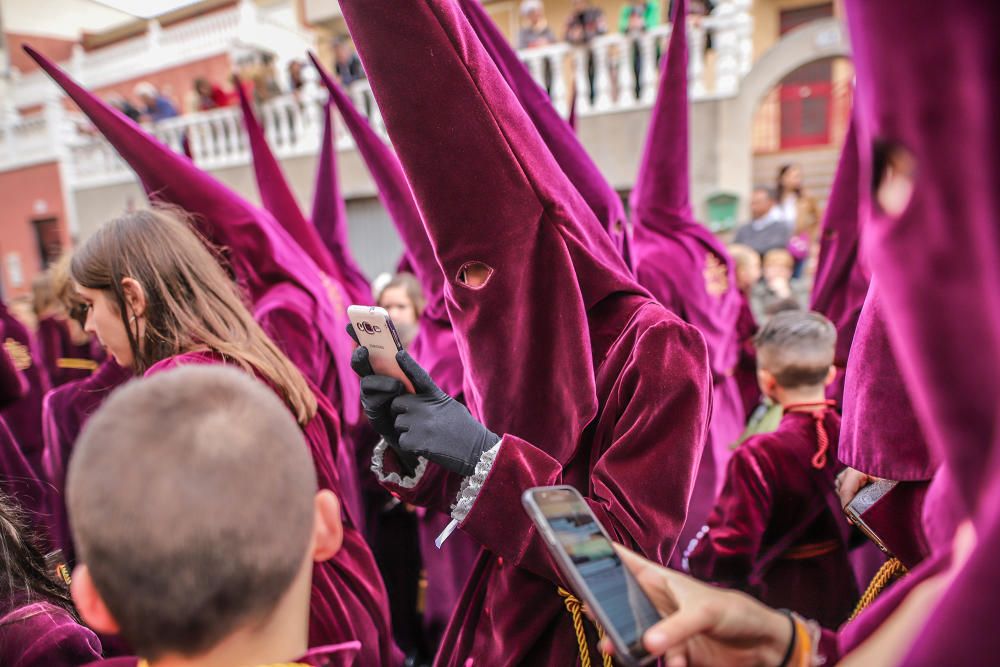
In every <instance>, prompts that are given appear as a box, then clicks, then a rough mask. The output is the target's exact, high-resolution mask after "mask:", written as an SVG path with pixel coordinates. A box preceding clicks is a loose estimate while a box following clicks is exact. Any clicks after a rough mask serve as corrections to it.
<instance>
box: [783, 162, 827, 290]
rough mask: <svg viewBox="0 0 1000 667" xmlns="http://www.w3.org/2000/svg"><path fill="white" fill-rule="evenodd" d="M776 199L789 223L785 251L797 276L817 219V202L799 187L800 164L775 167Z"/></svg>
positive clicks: (810, 251) (812, 242) (813, 240)
mask: <svg viewBox="0 0 1000 667" xmlns="http://www.w3.org/2000/svg"><path fill="white" fill-rule="evenodd" d="M777 198H778V206H779V207H780V208H781V211H782V213H783V214H784V216H785V219H786V220H790V221H792V222H793V225H792V238H791V240H790V241H789V243H788V251H789V252H790V253H792V256H793V257H794V258H795V275H794V277H795V278H799V277H801V275H802V269H803V267H804V266H805V264H806V261H807V260H808V259H809V256H810V255H811V254H813V246H814V245H815V244H816V238H817V234H818V233H819V221H820V211H819V204H817V203H816V199H815V198H814V197H812V196H810V195H809V194H807V193H806V191H805V188H804V187H803V186H802V167H801V166H799V165H797V164H794V163H789V164H784V165H782V166H781V168H780V169H779V170H778V187H777Z"/></svg>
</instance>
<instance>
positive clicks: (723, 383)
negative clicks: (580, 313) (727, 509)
mask: <svg viewBox="0 0 1000 667" xmlns="http://www.w3.org/2000/svg"><path fill="white" fill-rule="evenodd" d="M685 7H686V4H685V3H684V2H677V3H675V16H674V25H676V26H677V27H678V29H676V30H673V31H671V34H670V41H669V44H668V46H667V51H666V53H665V54H664V55H663V62H662V64H661V71H660V88H659V91H658V93H657V97H656V104H655V106H654V107H653V113H652V117H651V119H650V125H649V134H648V135H647V137H646V145H645V149H644V150H643V156H642V162H641V164H640V167H639V174H638V176H637V177H636V183H635V189H633V190H632V196H631V204H632V217H633V222H634V229H635V236H634V239H633V251H634V252H633V257H634V260H635V274H636V277H637V278H638V280H639V282H640V283H641V284H642V285H643V286H644V287H646V288H647V289H648V290H649V291H650V292H652V294H653V296H655V297H656V298H657V299H658V300H659V301H660V303H662V304H663V305H664V306H666V307H667V308H668V309H670V310H672V311H673V312H675V313H677V315H679V316H680V317H681V318H682V319H683V320H684V321H686V322H689V323H691V324H693V325H694V326H695V327H697V329H698V330H699V331H700V332H701V334H702V335H703V336H704V337H705V344H706V345H707V346H708V354H709V361H710V364H711V368H712V375H713V379H714V381H715V397H714V401H713V407H712V418H711V423H710V427H709V436H708V444H707V445H706V447H705V453H704V456H703V458H702V461H701V466H700V468H699V471H698V480H697V482H696V486H695V492H694V497H693V498H692V500H691V507H690V508H689V512H688V525H687V526H685V529H684V535H683V536H682V540H683V541H684V542H685V543H686V542H687V540H688V539H690V538H691V537H693V535H694V533H695V532H696V531H697V530H698V528H699V527H700V526H701V525H702V523H703V522H704V521H705V519H706V518H707V516H708V513H709V511H710V510H711V508H712V504H713V503H714V501H715V496H716V495H717V494H718V492H719V490H720V488H721V485H722V480H723V479H724V477H725V470H726V463H727V462H728V461H729V457H730V455H731V454H732V451H731V449H730V446H731V445H732V443H733V442H735V441H736V439H737V438H738V437H739V435H740V433H741V432H742V430H743V425H744V423H745V421H746V412H745V409H744V407H743V397H742V392H741V391H740V386H739V385H738V383H737V381H736V378H735V377H734V375H735V373H736V371H737V368H736V366H737V363H738V362H739V359H740V352H741V343H742V341H741V339H740V335H739V326H738V324H739V320H740V314H741V311H742V308H743V303H744V302H743V297H742V295H741V294H740V291H739V288H738V287H737V285H736V279H735V272H734V271H733V267H732V261H731V260H730V258H729V255H728V253H726V251H725V248H724V247H723V245H722V244H721V243H720V242H719V241H718V239H716V238H715V235H714V234H712V232H711V231H710V230H709V229H708V228H707V227H705V226H704V225H702V224H701V223H699V222H697V221H696V220H695V219H694V216H693V212H692V209H691V199H690V177H689V173H688V170H689V166H688V83H687V71H688V67H687V62H688V56H687V37H686V35H685V28H684V26H685V21H684V16H685ZM677 17H680V18H679V19H678V18H677Z"/></svg>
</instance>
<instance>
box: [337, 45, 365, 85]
mask: <svg viewBox="0 0 1000 667" xmlns="http://www.w3.org/2000/svg"><path fill="white" fill-rule="evenodd" d="M333 58H334V69H335V71H336V73H337V78H338V79H340V85H342V86H344V87H345V88H350V86H351V84H352V83H354V82H355V81H358V80H360V79H363V78H365V71H364V70H363V69H362V68H361V59H360V58H358V54H357V52H356V51H355V50H354V45H353V44H351V40H350V38H349V37H348V36H347V35H341V36H340V37H338V38H337V39H336V41H334V43H333Z"/></svg>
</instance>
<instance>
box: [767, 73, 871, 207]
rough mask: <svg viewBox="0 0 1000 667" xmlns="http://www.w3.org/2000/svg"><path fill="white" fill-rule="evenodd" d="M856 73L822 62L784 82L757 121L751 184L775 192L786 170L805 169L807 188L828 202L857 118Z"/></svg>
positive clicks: (770, 93)
mask: <svg viewBox="0 0 1000 667" xmlns="http://www.w3.org/2000/svg"><path fill="white" fill-rule="evenodd" d="M853 78H854V68H853V67H852V65H851V62H850V60H849V59H847V58H845V57H828V58H820V59H817V60H814V61H812V62H809V63H805V64H803V65H801V66H800V67H798V68H796V69H795V70H793V71H792V72H789V73H788V74H787V75H785V76H784V77H782V78H781V79H780V80H779V81H778V82H777V83H776V84H775V85H773V86H772V87H771V89H770V90H768V91H767V92H766V93H765V94H764V95H763V97H762V98H761V100H760V103H759V104H758V105H757V108H756V110H755V112H754V115H753V130H752V151H753V158H752V167H751V174H752V177H751V180H752V182H753V184H754V185H767V186H773V185H774V184H775V178H776V175H777V171H778V168H779V167H780V166H781V165H783V164H788V163H797V164H799V165H801V166H802V169H803V173H804V176H805V186H806V188H807V189H808V190H810V191H811V192H813V193H814V194H815V196H817V197H818V198H819V199H820V202H821V203H824V202H825V199H826V197H827V194H828V192H829V189H830V184H831V183H832V182H833V173H834V170H835V169H836V166H837V157H838V156H839V154H840V146H841V144H842V143H843V140H844V135H845V133H846V131H847V124H848V121H849V118H850V113H851V94H852V90H851V89H852V80H853Z"/></svg>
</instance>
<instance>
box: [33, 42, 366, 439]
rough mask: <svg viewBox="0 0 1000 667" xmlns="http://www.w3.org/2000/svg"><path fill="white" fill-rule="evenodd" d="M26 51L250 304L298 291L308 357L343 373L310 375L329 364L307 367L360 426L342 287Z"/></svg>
mask: <svg viewBox="0 0 1000 667" xmlns="http://www.w3.org/2000/svg"><path fill="white" fill-rule="evenodd" d="M24 48H25V51H26V52H27V53H28V54H29V55H30V56H31V57H32V58H33V59H34V60H35V61H37V62H38V64H39V65H40V66H41V67H42V68H43V69H44V70H45V71H46V73H48V74H49V76H51V77H52V78H53V80H54V81H55V82H56V83H57V84H58V85H59V86H60V87H61V88H62V89H63V90H65V91H66V93H67V94H68V95H69V96H70V97H71V98H72V99H73V101H74V102H76V104H77V105H78V106H79V107H80V109H81V111H83V112H84V113H85V114H86V115H87V116H88V117H89V118H90V120H91V122H93V123H94V125H95V126H96V127H97V129H98V130H99V131H100V132H101V133H102V134H103V135H104V136H105V138H106V139H107V140H108V141H109V142H110V143H111V144H112V146H114V147H115V149H116V150H117V151H118V153H119V154H120V155H121V156H122V158H123V159H124V160H125V161H126V162H128V164H129V166H131V167H132V169H133V170H134V171H135V172H136V174H137V175H138V176H139V180H140V181H141V182H142V185H143V187H144V188H145V190H146V192H147V194H148V195H149V196H150V197H151V198H153V199H156V200H159V201H165V202H168V203H171V204H175V205H177V206H180V207H181V208H183V209H185V210H186V211H188V212H189V213H190V214H192V215H193V216H195V223H196V224H197V225H198V229H199V231H200V232H201V233H202V234H204V235H205V236H206V237H207V238H208V239H209V240H210V241H211V242H213V243H214V244H215V245H217V246H220V247H222V248H225V249H226V251H227V252H228V259H229V261H230V262H231V265H232V268H233V271H234V272H235V274H236V278H237V280H238V281H239V282H240V283H241V285H242V287H243V288H244V289H246V291H247V293H248V294H249V296H250V299H251V301H253V302H255V303H256V302H258V301H259V300H260V299H262V298H263V297H264V296H265V294H267V293H268V292H269V291H270V290H272V289H274V288H275V286H282V285H290V286H292V287H294V289H295V291H297V292H298V293H299V295H300V296H299V298H297V299H295V300H294V301H290V302H289V303H287V304H285V306H284V307H286V308H287V309H288V310H289V311H291V312H292V313H294V315H295V316H296V317H299V318H301V319H303V320H305V321H307V322H310V324H311V325H313V328H315V331H316V335H317V338H318V340H317V343H318V344H319V345H322V346H323V347H324V348H325V349H322V350H318V349H315V348H313V349H310V350H305V351H304V352H302V353H301V354H305V355H307V356H308V355H314V356H315V355H322V356H325V357H326V358H327V359H329V360H331V363H332V364H333V366H332V367H333V369H334V370H335V372H336V374H335V375H332V376H331V375H326V374H325V373H324V374H322V375H316V374H314V373H311V371H314V369H316V368H320V369H322V370H323V371H326V369H327V368H328V363H326V362H324V363H313V364H307V366H306V367H302V366H300V368H302V370H303V372H304V373H306V374H307V375H308V377H309V378H310V379H311V380H313V381H314V382H315V383H317V384H320V383H324V384H322V385H320V386H321V389H322V391H323V394H324V395H325V396H327V397H328V398H330V399H331V401H332V402H333V404H334V405H336V406H337V409H338V410H340V411H341V414H342V416H343V418H344V420H345V421H346V422H347V424H349V425H352V424H356V423H358V421H359V419H360V400H359V398H358V396H359V394H358V392H359V389H358V382H357V378H356V376H355V375H354V373H353V371H351V369H350V356H351V352H352V349H353V345H352V343H351V340H350V338H348V337H346V336H345V335H344V330H345V328H346V326H347V316H346V312H345V309H346V304H345V303H343V300H344V299H343V296H342V293H343V291H342V289H340V286H339V285H336V284H334V283H333V281H332V280H331V279H330V277H329V276H328V275H326V274H324V273H323V271H322V270H321V268H320V267H318V266H317V265H316V263H315V262H314V261H313V260H312V259H311V258H310V257H309V256H308V255H307V254H306V253H305V252H304V251H303V250H302V248H301V247H300V246H299V245H298V244H297V243H296V242H295V241H294V240H293V239H292V237H291V236H289V234H288V232H286V231H285V229H284V228H282V227H281V225H279V224H278V222H277V221H275V220H274V218H273V217H272V216H271V215H270V214H269V213H268V212H266V211H264V210H262V209H260V208H257V207H254V206H251V205H250V204H248V203H247V202H246V201H244V200H243V199H241V198H240V197H239V196H238V195H236V193H234V192H233V191H232V190H230V189H229V188H227V187H226V186H224V185H222V184H221V183H219V182H218V181H217V180H216V179H214V178H213V177H211V176H210V175H208V174H207V173H205V172H203V171H201V170H200V169H198V168H197V167H195V166H194V165H193V164H192V163H191V161H190V160H188V159H186V158H184V157H183V156H181V155H178V154H177V153H174V152H173V151H172V150H170V149H169V148H168V147H167V146H165V145H163V144H162V143H160V142H159V141H157V140H156V139H155V138H154V137H152V136H150V135H149V134H148V133H146V132H145V131H144V130H142V129H141V128H140V127H139V126H138V125H136V124H135V123H133V122H132V121H131V120H130V119H128V118H127V117H125V116H124V115H123V114H121V113H120V112H118V111H117V110H116V109H113V108H111V107H110V106H108V105H107V104H105V103H104V102H102V101H101V100H100V99H98V98H97V97H96V96H94V95H93V94H91V93H90V92H88V91H86V90H84V89H83V88H82V87H81V86H80V85H79V84H77V83H76V82H75V81H73V80H72V79H71V78H70V77H69V76H67V75H66V73H65V72H63V71H62V70H60V69H59V68H58V67H57V66H56V65H55V64H54V63H52V62H51V61H50V60H48V59H47V58H45V57H44V56H42V55H40V54H39V53H37V52H36V51H34V50H33V49H31V48H30V47H27V46H26V47H24ZM284 293H290V292H289V291H287V290H286V291H285V292H284ZM284 351H285V352H286V354H288V355H289V356H290V357H293V359H294V358H295V357H296V355H295V354H294V353H293V351H291V350H288V349H285V350H284ZM332 380H335V381H332Z"/></svg>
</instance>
